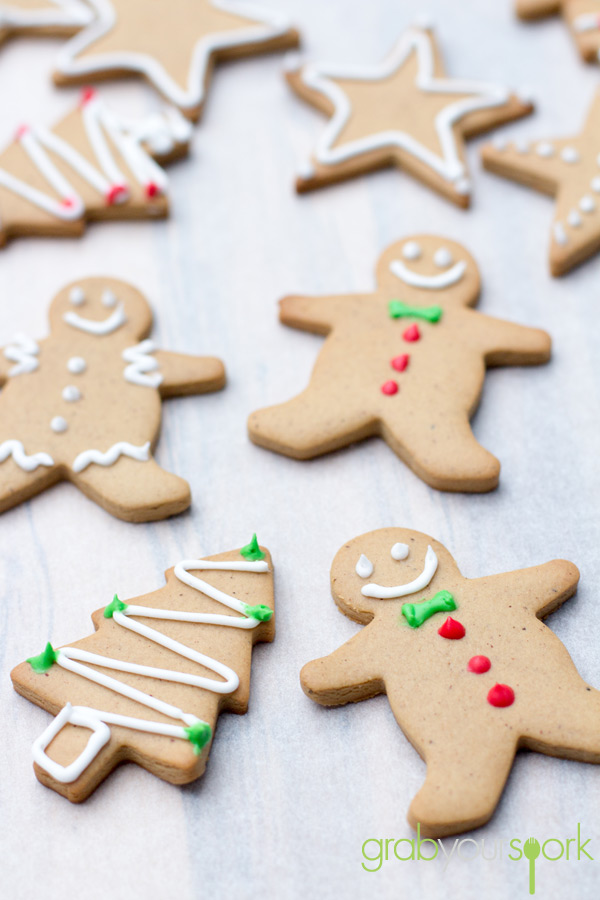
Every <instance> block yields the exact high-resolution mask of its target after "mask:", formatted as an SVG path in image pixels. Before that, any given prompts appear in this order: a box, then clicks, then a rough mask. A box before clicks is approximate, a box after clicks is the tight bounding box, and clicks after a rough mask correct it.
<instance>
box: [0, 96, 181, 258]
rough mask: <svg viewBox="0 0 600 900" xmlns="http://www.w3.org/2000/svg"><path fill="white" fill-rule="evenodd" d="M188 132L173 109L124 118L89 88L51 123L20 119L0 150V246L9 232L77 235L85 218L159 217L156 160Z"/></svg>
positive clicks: (161, 182)
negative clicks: (7, 143)
mask: <svg viewBox="0 0 600 900" xmlns="http://www.w3.org/2000/svg"><path fill="white" fill-rule="evenodd" d="M190 137H191V126H190V124H189V122H188V121H187V120H186V119H184V118H183V117H182V116H181V114H180V113H179V112H177V110H175V109H173V108H167V109H165V110H163V111H162V112H160V113H155V114H154V115H149V116H147V117H145V118H144V119H139V120H135V119H133V120H128V119H125V118H124V117H123V116H118V115H116V114H115V113H113V112H112V111H111V110H110V109H109V108H108V107H107V106H106V104H105V103H104V102H103V101H102V100H101V98H100V97H99V96H98V95H97V94H96V92H95V91H93V90H86V91H84V92H83V93H82V97H81V102H80V103H79V104H78V106H77V107H76V108H75V109H74V110H73V111H72V112H70V113H68V114H67V115H66V116H65V117H64V119H62V120H61V121H60V122H58V124H57V125H55V126H54V128H53V129H52V130H49V129H47V128H45V127H42V126H38V125H30V124H27V123H21V124H20V125H19V127H18V129H17V131H16V134H15V139H14V141H13V143H12V144H10V146H8V147H7V148H6V149H5V150H3V151H2V153H0V246H1V245H2V244H4V243H6V241H7V240H8V239H9V238H12V237H16V236H24V235H57V236H65V235H67V236H77V235H80V234H83V232H84V230H85V226H86V223H87V222H88V221H91V220H105V219H140V218H152V219H155V218H158V217H162V216H165V215H166V214H167V212H168V202H167V190H168V179H167V176H166V174H165V172H164V171H163V169H162V168H161V166H160V165H159V162H160V163H166V162H170V161H171V160H172V159H178V158H179V157H181V156H183V155H184V154H185V153H187V151H188V147H189V141H190Z"/></svg>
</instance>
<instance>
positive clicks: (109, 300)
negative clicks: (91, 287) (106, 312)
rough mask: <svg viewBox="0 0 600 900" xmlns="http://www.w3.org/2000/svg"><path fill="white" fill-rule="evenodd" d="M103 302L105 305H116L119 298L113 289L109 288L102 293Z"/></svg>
mask: <svg viewBox="0 0 600 900" xmlns="http://www.w3.org/2000/svg"><path fill="white" fill-rule="evenodd" d="M102 303H103V304H104V306H109V307H112V306H116V305H117V298H116V297H115V295H114V294H113V292H112V291H111V290H109V289H107V290H105V291H104V293H103V294H102Z"/></svg>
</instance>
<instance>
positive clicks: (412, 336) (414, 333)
mask: <svg viewBox="0 0 600 900" xmlns="http://www.w3.org/2000/svg"><path fill="white" fill-rule="evenodd" d="M402 337H403V338H404V340H405V341H418V340H419V338H420V337H421V332H420V331H419V326H418V325H409V327H408V328H407V329H406V331H405V332H404V334H403V335H402Z"/></svg>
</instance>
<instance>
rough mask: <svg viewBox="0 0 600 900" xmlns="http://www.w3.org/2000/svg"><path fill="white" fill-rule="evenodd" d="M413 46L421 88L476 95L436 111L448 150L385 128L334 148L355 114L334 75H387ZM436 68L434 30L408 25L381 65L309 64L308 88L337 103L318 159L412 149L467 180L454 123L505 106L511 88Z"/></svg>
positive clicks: (440, 170) (326, 161)
mask: <svg viewBox="0 0 600 900" xmlns="http://www.w3.org/2000/svg"><path fill="white" fill-rule="evenodd" d="M413 50H414V51H416V53H417V57H418V64H419V72H418V75H417V80H416V86H417V87H418V88H419V89H420V90H422V91H427V92H432V93H441V94H445V93H448V94H454V93H462V94H473V95H474V96H473V97H472V98H466V99H462V100H456V101H454V102H452V103H449V104H448V106H446V107H444V109H442V110H441V111H440V112H439V113H438V115H437V116H436V119H435V126H436V131H437V134H438V137H439V139H440V145H441V148H442V154H443V155H441V156H440V155H438V154H437V153H434V152H433V151H432V150H430V149H429V148H427V147H425V146H423V144H421V143H420V142H419V141H417V140H416V139H415V138H414V137H413V136H412V135H410V134H407V133H406V132H403V131H383V132H379V133H378V134H374V135H369V136H368V137H364V138H357V139H356V140H353V141H349V142H348V143H346V144H342V146H340V147H336V148H334V147H333V145H334V144H335V142H336V140H337V139H338V137H339V136H340V134H341V132H342V130H343V128H344V126H345V125H346V123H347V122H348V119H349V118H350V115H351V113H352V107H351V104H350V101H349V99H348V97H347V96H346V94H345V93H344V91H343V90H342V89H341V88H340V87H339V86H338V85H337V84H336V83H335V82H334V81H332V80H331V79H336V78H338V79H357V80H363V81H378V80H384V79H386V78H389V77H390V76H392V75H393V74H394V73H395V72H396V71H398V70H399V69H400V68H401V66H402V65H403V64H404V63H405V62H406V61H407V59H408V58H409V56H410V54H411V53H412V51H413ZM434 68H435V65H434V55H433V46H432V38H431V35H430V34H429V33H427V32H421V31H417V30H415V29H409V30H408V31H406V32H405V33H404V34H402V35H401V36H400V39H399V40H398V42H397V43H396V45H395V47H394V48H393V50H392V52H391V53H390V54H389V56H388V57H386V59H385V60H384V61H383V62H382V63H380V64H379V65H375V66H368V65H354V66H352V65H350V66H336V65H330V64H324V65H314V64H307V65H305V66H304V67H303V68H302V70H301V73H300V77H301V78H302V81H303V82H304V83H305V84H306V85H307V86H308V87H310V88H312V89H313V90H316V91H318V92H320V93H321V94H323V95H324V96H325V97H327V98H328V99H329V100H330V101H331V102H332V103H333V106H334V114H333V117H332V118H331V120H330V122H329V123H328V124H327V126H326V127H325V130H324V131H323V134H322V135H321V137H320V139H319V140H318V142H317V146H316V149H315V153H314V158H315V159H316V160H317V162H319V163H320V164H321V165H335V164H336V163H341V162H346V161H347V160H349V159H352V158H353V157H355V156H359V155H360V154H363V153H368V152H370V151H372V150H378V149H385V148H386V147H398V148H400V149H402V150H405V151H406V152H408V153H411V154H412V155H413V156H415V157H416V158H417V159H419V160H420V161H421V162H423V163H425V164H426V165H428V166H429V167H430V168H432V169H433V170H434V171H435V172H436V173H437V174H438V175H440V176H441V177H442V178H444V179H446V180H447V181H450V182H456V181H459V180H460V179H462V178H463V177H464V175H465V173H466V168H465V164H464V163H463V162H462V160H461V159H460V157H459V154H458V151H457V147H456V140H455V137H454V134H453V132H452V127H453V125H454V124H455V123H456V122H457V121H458V120H459V119H461V118H462V117H463V116H465V115H467V114H468V113H471V112H475V111H476V110H479V109H489V108H490V107H495V106H501V105H502V104H503V103H506V102H507V101H508V99H509V97H510V92H509V91H508V90H507V89H506V88H504V87H502V86H501V85H494V84H491V83H489V82H476V81H463V80H461V79H450V78H436V77H435V76H434Z"/></svg>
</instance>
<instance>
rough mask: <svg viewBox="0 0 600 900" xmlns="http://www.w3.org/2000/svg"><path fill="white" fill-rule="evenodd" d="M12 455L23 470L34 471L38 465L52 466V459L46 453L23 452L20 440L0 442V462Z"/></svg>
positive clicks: (23, 448)
mask: <svg viewBox="0 0 600 900" xmlns="http://www.w3.org/2000/svg"><path fill="white" fill-rule="evenodd" d="M9 456H12V458H13V460H14V461H15V462H16V464H17V465H18V466H19V468H20V469H23V471H24V472H34V471H35V469H37V467H38V466H53V465H54V460H53V459H52V457H51V456H50V454H48V453H32V454H30V455H28V454H27V453H25V447H24V446H23V444H22V443H21V441H14V440H13V441H4V443H3V444H0V463H3V462H4V460H5V459H8V457H9Z"/></svg>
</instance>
